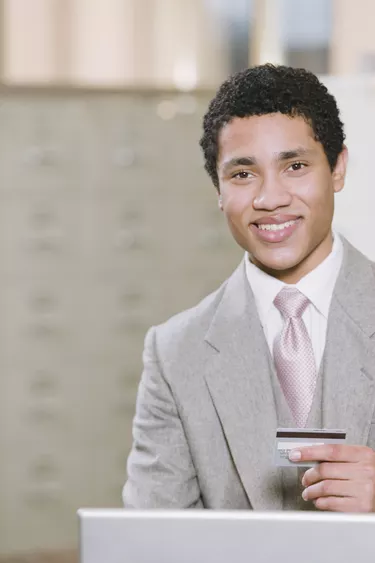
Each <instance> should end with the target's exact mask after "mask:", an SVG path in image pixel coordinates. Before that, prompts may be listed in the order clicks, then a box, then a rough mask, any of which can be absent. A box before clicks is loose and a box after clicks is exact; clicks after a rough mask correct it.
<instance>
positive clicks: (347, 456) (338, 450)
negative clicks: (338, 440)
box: [289, 444, 375, 463]
mask: <svg viewBox="0 0 375 563" xmlns="http://www.w3.org/2000/svg"><path fill="white" fill-rule="evenodd" d="M370 458H371V459H370ZM289 459H290V460H291V461H295V462H297V461H298V462H300V461H335V462H340V463H342V462H352V463H357V462H360V461H368V462H373V460H374V459H375V453H374V451H373V450H372V449H371V448H368V447H367V446H349V445H347V444H324V445H321V446H309V447H306V448H299V449H298V450H292V451H291V452H290V454H289Z"/></svg>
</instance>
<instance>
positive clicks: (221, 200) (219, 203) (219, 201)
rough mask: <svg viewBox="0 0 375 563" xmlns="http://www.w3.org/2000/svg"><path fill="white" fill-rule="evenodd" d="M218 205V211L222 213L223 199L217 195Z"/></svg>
mask: <svg viewBox="0 0 375 563" xmlns="http://www.w3.org/2000/svg"><path fill="white" fill-rule="evenodd" d="M218 205H219V209H220V210H221V211H223V198H222V196H221V194H219V199H218Z"/></svg>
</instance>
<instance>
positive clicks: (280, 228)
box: [250, 217, 302, 243]
mask: <svg viewBox="0 0 375 563" xmlns="http://www.w3.org/2000/svg"><path fill="white" fill-rule="evenodd" d="M301 220H302V219H301V218H300V217H297V218H296V219H289V220H288V221H285V222H284V223H259V224H256V223H252V224H251V225H250V229H251V231H252V232H253V233H254V234H255V236H256V237H257V238H258V239H259V240H261V241H262V242H268V243H278V242H284V241H285V240H287V239H288V238H289V237H290V236H291V235H292V234H293V233H294V232H295V231H296V230H297V229H298V227H299V225H300V224H301Z"/></svg>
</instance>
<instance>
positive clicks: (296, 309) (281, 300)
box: [274, 287, 310, 319]
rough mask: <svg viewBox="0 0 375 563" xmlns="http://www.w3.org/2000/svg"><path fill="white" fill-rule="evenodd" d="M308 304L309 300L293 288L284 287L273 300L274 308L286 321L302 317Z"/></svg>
mask: <svg viewBox="0 0 375 563" xmlns="http://www.w3.org/2000/svg"><path fill="white" fill-rule="evenodd" d="M309 303H310V301H309V299H307V297H306V296H305V295H303V293H301V292H300V291H298V289H295V288H294V287H284V288H283V289H282V290H281V291H280V292H279V293H278V294H277V295H276V297H275V299H274V304H275V307H276V308H277V309H279V311H280V313H281V314H282V316H283V317H284V318H286V319H288V318H290V317H302V315H303V313H304V311H305V309H306V307H307V306H308V304H309Z"/></svg>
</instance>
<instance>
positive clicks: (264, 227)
mask: <svg viewBox="0 0 375 563" xmlns="http://www.w3.org/2000/svg"><path fill="white" fill-rule="evenodd" d="M296 222H297V219H295V220H293V221H287V222H286V223H281V224H280V225H276V224H275V223H272V224H264V225H258V228H259V229H260V230H261V231H282V230H283V229H286V228H287V227H290V226H291V225H294V223H296Z"/></svg>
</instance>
